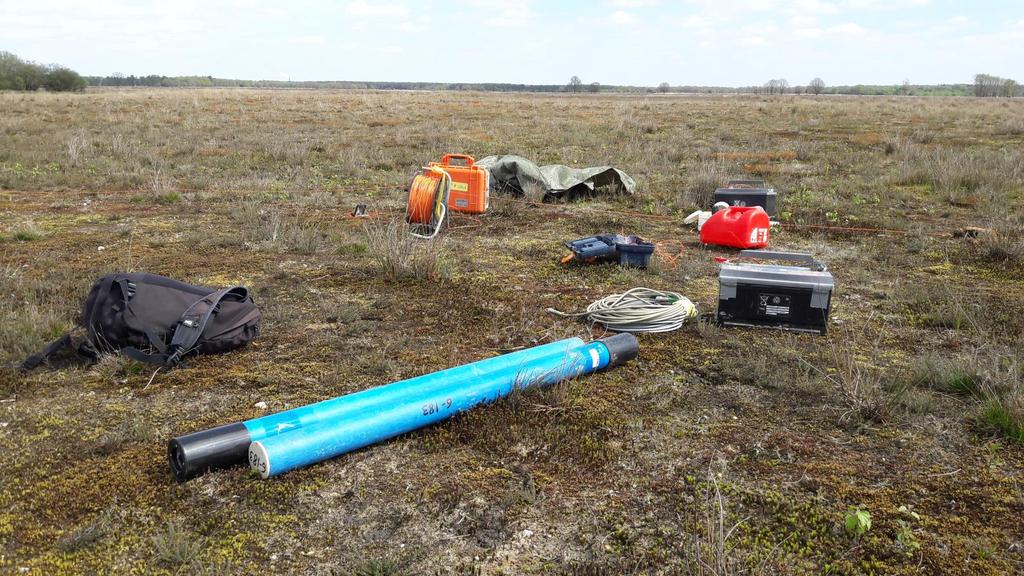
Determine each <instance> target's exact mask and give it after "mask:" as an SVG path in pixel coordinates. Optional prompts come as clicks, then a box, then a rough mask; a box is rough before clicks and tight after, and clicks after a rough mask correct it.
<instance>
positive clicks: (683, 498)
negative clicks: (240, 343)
mask: <svg viewBox="0 0 1024 576" xmlns="http://www.w3.org/2000/svg"><path fill="white" fill-rule="evenodd" d="M450 151H452V152H454V151H458V152H465V153H469V154H472V155H475V156H477V157H481V156H484V155H488V154H501V153H517V154H520V155H523V156H526V157H528V158H532V159H534V160H536V161H537V162H538V163H564V164H570V165H576V166H590V165H603V164H611V165H614V166H616V167H619V168H621V169H623V170H625V171H626V172H628V173H629V174H631V175H632V176H633V177H634V178H635V179H636V180H637V182H638V184H639V190H638V192H637V194H636V195H634V196H610V195H601V196H598V197H595V198H593V199H589V200H583V201H579V202H573V203H559V204H545V203H536V202H526V201H521V200H515V199H508V198H496V199H495V200H494V202H493V204H492V210H491V211H490V212H489V213H488V214H486V215H484V216H481V217H477V218H469V217H465V216H462V217H458V216H457V217H455V218H454V219H453V221H452V226H451V227H450V228H449V229H448V230H447V231H446V232H445V233H444V234H443V237H442V239H441V240H440V241H439V242H435V243H432V244H422V243H415V244H410V243H407V242H402V236H401V235H400V234H401V230H400V229H399V230H397V232H396V229H395V227H394V225H390V226H391V229H390V230H389V228H388V226H389V224H388V223H389V222H390V221H391V220H393V219H395V218H398V217H399V216H400V215H401V213H402V210H403V208H404V195H405V188H406V186H407V185H408V182H409V180H410V178H411V176H412V174H413V172H414V171H415V170H416V168H417V167H418V166H420V165H421V164H422V163H424V162H426V161H428V160H432V159H436V158H438V157H439V156H440V155H441V154H443V153H445V152H450ZM747 174H755V175H761V176H764V177H766V178H767V179H768V180H769V181H770V182H771V183H772V184H774V185H775V187H776V189H778V190H779V193H780V203H781V207H780V212H781V219H782V221H783V227H782V228H781V229H778V230H776V231H775V232H773V236H772V247H773V248H776V249H792V250H801V251H809V252H813V253H814V254H816V255H818V256H819V257H820V258H821V259H823V260H824V261H825V262H826V263H827V264H828V265H829V267H830V268H831V270H832V272H833V274H834V275H835V278H836V284H837V291H836V295H835V298H834V305H833V315H832V323H831V326H830V334H829V335H828V336H826V337H819V336H810V335H797V334H790V333H782V332H775V331H765V330H745V329H725V328H719V327H716V326H714V325H712V324H710V323H708V322H706V321H702V322H696V323H694V324H691V325H688V326H686V327H684V328H683V329H682V330H680V331H677V332H673V333H669V334H661V335H643V336H641V337H640V344H641V356H640V358H639V359H638V360H637V361H634V362H633V363H631V364H629V365H627V366H624V367H621V368H617V369H615V370H612V371H608V372H605V373H600V374H595V375H592V376H589V377H586V378H583V379H580V380H578V381H573V382H568V383H565V384H561V385H558V386H555V387H554V388H551V389H548V390H543V391H526V392H523V393H519V394H517V395H515V396H514V397H513V398H511V399H509V400H507V401H503V402H500V403H497V404H493V405H490V406H487V407H484V408H480V409H477V410H475V411H472V412H470V413H467V414H464V415H461V416H459V417H457V418H455V419H454V420H451V421H448V422H446V423H444V424H442V425H439V426H435V427H431V428H427V429H423V430H420V431H418V432H415V433H412V434H408V435H406V436H403V437H400V438H396V439H394V440H392V441H389V442H385V443H383V444H380V445H377V446H373V447H370V448H367V449H364V450H360V451H358V452H355V453H352V454H349V455H346V456H343V457H340V458H337V459H335V460H332V461H329V462H326V463H323V464H320V465H316V466H313V467H310V468H307V469H304V470H299V471H296V472H292V473H289V474H286V475H284V476H281V477H278V478H274V479H272V480H267V481H264V480H260V479H259V478H258V477H257V476H255V475H254V474H251V473H250V472H249V470H248V469H241V468H239V469H233V470H224V471H219V472H215V473H211V474H208V475H205V476H203V477H201V478H198V479H196V480H194V481H191V482H188V483H185V484H178V483H176V482H175V481H174V480H173V478H172V476H171V475H170V473H169V470H168V466H167V463H166V456H165V442H166V441H167V439H168V438H170V437H172V436H175V435H179V434H183V433H187V432H192V431H195V430H198V429H201V428H205V427H209V426H213V425H217V424H221V423H226V422H232V421H237V420H241V419H246V418H251V417H255V416H258V415H260V414H262V413H264V411H267V412H269V411H277V410H281V409H284V408H286V407H294V406H298V405H302V404H306V403H309V402H312V401H315V400H319V399H324V398H328V397H333V396H336V395H339V394H344V393H348V392H352V391H356V390H360V389H363V388H366V387H369V386H374V385H379V384H384V383H388V382H391V381H394V380H398V379H401V378H407V377H411V376H415V375H419V374H422V373H425V372H428V371H432V370H435V369H440V368H445V367H449V366H453V365H457V364H461V363H463V362H466V361H470V360H476V359H480V358H484V357H487V356H490V355H494V354H497V353H501V352H503V351H509V350H513V349H517V348H520V347H524V346H531V345H534V344H536V343H543V342H548V341H552V340H554V339H557V338H561V337H567V336H572V335H578V336H582V337H584V338H589V337H590V336H591V335H593V336H601V335H602V333H601V331H600V330H594V331H593V332H591V330H590V329H589V328H588V327H587V326H586V325H584V324H580V323H577V322H574V321H572V320H568V319H560V318H556V317H553V316H551V315H548V314H546V313H545V312H544V310H545V308H547V307H551V306H554V307H557V308H560V309H563V310H567V309H576V308H582V307H584V306H585V305H586V304H587V303H589V302H590V301H592V300H595V299H597V298H598V297H601V296H603V295H606V294H609V293H612V292H617V291H622V290H624V289H627V288H630V287H634V286H649V287H652V288H659V289H670V290H676V291H679V292H682V293H683V294H685V295H687V296H689V297H690V298H691V299H693V300H694V301H695V302H696V303H697V304H698V306H699V307H700V309H701V311H702V312H705V313H707V312H713V311H714V310H715V302H716V299H717V280H716V269H717V265H716V264H715V263H714V261H713V258H714V257H715V256H723V255H728V254H729V252H728V251H727V250H719V249H707V248H702V247H701V246H700V245H699V242H698V241H697V238H696V236H695V234H694V233H693V232H692V231H690V230H688V229H686V228H685V227H684V226H683V225H682V223H681V220H682V218H683V216H684V215H685V214H687V213H688V212H689V211H690V210H692V209H693V208H694V207H696V206H700V205H705V206H706V204H707V203H708V199H709V198H710V195H711V193H712V191H713V189H714V187H715V186H716V185H719V184H721V183H723V182H724V181H725V180H726V179H727V178H729V177H739V176H743V175H747ZM356 203H368V204H369V205H370V207H371V210H373V211H374V218H372V219H370V220H369V221H368V220H365V219H353V218H350V217H348V213H349V212H350V211H351V209H352V207H353V206H354V205H355V204H356ZM967 226H977V227H981V228H985V229H986V231H983V232H982V233H980V234H978V235H977V236H973V235H967V236H964V235H962V234H956V232H957V231H958V230H961V229H963V228H965V227H967ZM865 229H868V230H865ZM617 231H624V232H630V233H636V234H640V235H642V236H644V237H647V238H650V239H653V240H655V241H657V242H659V243H660V249H659V252H658V254H659V259H658V261H657V262H656V264H655V265H654V266H652V267H651V268H650V269H648V270H645V271H638V270H625V269H620V268H618V267H615V266H595V267H573V268H569V267H563V266H560V265H559V264H558V260H559V257H560V256H561V255H562V254H563V251H564V249H563V248H562V246H561V243H562V242H563V241H565V240H570V239H573V238H577V237H581V236H584V235H590V234H593V233H599V232H617ZM389 232H394V233H397V234H399V235H398V236H395V237H392V238H391V239H389V237H388V234H389ZM125 270H134V271H149V272H153V273H157V274H163V275H169V276H174V277H177V278H180V279H182V280H186V281H189V282H193V283H199V284H206V285H226V284H229V283H243V284H245V285H247V286H249V287H250V288H252V289H253V290H254V293H255V296H256V299H257V302H258V303H259V304H260V306H261V307H262V309H263V311H264V326H263V334H262V336H261V337H260V338H259V339H258V340H257V341H256V342H255V343H254V344H253V345H251V346H250V347H248V348H246V349H244V350H242V351H238V352H234V353H229V354H225V355H220V356H210V357H201V358H196V359H193V360H191V361H190V362H189V363H188V366H187V367H186V368H182V369H176V370H172V371H160V372H159V373H157V374H155V376H154V374H153V372H152V370H151V369H149V368H148V367H145V366H142V365H139V364H136V363H133V362H130V361H127V360H125V359H123V358H119V357H116V356H113V357H107V358H106V359H104V360H103V361H102V362H100V363H99V364H97V365H94V366H88V367H83V366H78V365H75V364H69V363H67V362H63V363H56V365H55V366H52V367H49V368H43V369H40V370H38V371H36V372H33V373H31V374H29V375H21V374H18V373H17V372H16V371H15V370H14V366H15V365H16V363H17V362H18V361H20V360H21V359H22V358H23V357H24V356H25V355H26V354H28V353H30V352H34V351H36V350H37V349H38V348H40V347H41V346H42V345H43V344H44V343H45V342H46V341H48V340H51V339H52V338H53V337H55V336H56V335H59V334H61V333H62V332H63V331H64V330H66V329H68V328H69V327H71V326H72V325H73V324H74V322H75V320H76V316H77V313H78V311H79V309H80V306H81V302H82V300H83V298H84V295H85V292H86V290H87V289H88V287H89V285H90V284H91V282H92V280H93V279H94V278H96V277H97V276H99V275H101V274H103V273H106V272H111V271H125ZM0 304H2V306H0V362H2V363H3V367H2V368H0V572H2V573H11V574H94V573H117V574H121V573H137V574H143V573H145V574H227V573H261V574H266V573H277V572H280V573H293V574H363V575H370V574H374V575H392V574H423V575H429V574H562V573H566V574H620V573H652V574H661V573H673V574H674V573H685V574H709V575H710V574H716V575H724V574H823V573H824V574H918V573H926V574H963V575H968V574H970V575H975V574H981V575H986V574H987V575H997V574H1009V573H1020V572H1021V571H1024V527H1022V525H1021V518H1022V517H1024V493H1022V489H1024V483H1022V477H1021V475H1022V471H1024V443H1022V441H1024V388H1022V386H1024V384H1022V376H1024V360H1022V358H1024V345H1022V340H1021V334H1022V332H1024V101H1019V100H1004V99H985V100H980V99H973V98H948V99H946V98H933V99H921V98H910V97H906V98H869V97H864V98H860V97H821V98H810V97H753V96H746V97H682V96H647V97H645V96H603V95H593V96H590V95H588V96H569V95H544V96H542V95H496V94H481V93H413V92H409V93H398V92H395V93H377V92H343V91H298V90H296V91H271V90H266V91H259V90H196V91H192V90H170V89H166V90H121V91H114V90H111V91H95V92H89V93H86V94H84V95H57V94H45V93H40V94H11V93H0ZM258 403H265V404H266V406H267V407H266V409H265V410H262V409H260V408H259V407H257V404H258ZM261 406H262V404H261ZM855 511H866V512H867V513H869V514H870V518H871V526H870V529H867V530H866V531H863V533H859V534H858V533H856V532H858V531H856V530H853V531H848V530H847V528H846V522H847V520H848V519H851V520H852V519H853V518H854V517H853V516H852V514H853V513H854V512H855Z"/></svg>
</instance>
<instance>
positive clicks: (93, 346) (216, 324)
mask: <svg viewBox="0 0 1024 576" xmlns="http://www.w3.org/2000/svg"><path fill="white" fill-rule="evenodd" d="M79 324H80V325H81V326H83V327H84V328H85V330H86V331H87V336H86V339H85V340H84V341H83V342H82V343H81V345H80V346H79V347H78V353H79V354H80V355H82V356H84V357H86V358H89V359H90V360H93V361H95V360H97V359H98V358H99V354H100V353H102V352H113V351H120V352H121V353H122V354H124V355H125V356H128V357H129V358H133V359H135V360H139V361H142V362H147V363H150V364H157V365H161V366H174V365H175V364H177V363H178V362H179V361H180V360H181V358H182V356H184V355H186V354H190V353H201V354H214V353H217V352H224V351H227V350H231V349H234V348H238V347H240V346H245V345H246V344H248V343H249V341H250V340H252V339H253V338H255V337H256V336H257V335H259V331H260V311H259V309H258V308H257V307H256V304H255V302H253V301H252V298H251V297H250V296H249V290H248V289H246V288H245V287H244V286H231V287H228V288H222V289H220V290H215V289H212V288H203V287H201V286H193V285H191V284H186V283H184V282H179V281H177V280H173V279H171V278H165V277H163V276H156V275H154V274H144V273H133V274H108V275H106V276H103V277H102V278H100V279H99V280H97V281H96V283H95V284H93V286H92V289H91V290H90V291H89V296H88V297H87V298H86V299H85V307H84V308H83V310H82V317H81V319H80V321H79ZM71 346H72V342H71V334H65V335H64V336H62V337H61V338H60V339H59V340H57V341H55V342H52V343H51V344H49V345H48V346H47V347H46V348H44V349H43V350H42V351H41V352H40V353H39V354H36V355H33V356H30V357H29V358H28V359H26V360H25V362H23V363H22V365H21V369H22V370H23V371H28V370H31V369H33V368H35V367H36V366H38V365H39V364H41V363H43V362H44V361H45V360H46V359H48V358H49V357H50V356H53V355H54V354H56V353H57V352H58V351H60V350H62V349H64V348H69V347H71Z"/></svg>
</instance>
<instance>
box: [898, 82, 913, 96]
mask: <svg viewBox="0 0 1024 576" xmlns="http://www.w3.org/2000/svg"><path fill="white" fill-rule="evenodd" d="M896 93H897V94H899V95H900V96H910V78H904V79H903V84H900V87H899V89H898V90H897V91H896Z"/></svg>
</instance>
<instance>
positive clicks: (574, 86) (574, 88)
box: [568, 76, 583, 94]
mask: <svg viewBox="0 0 1024 576" xmlns="http://www.w3.org/2000/svg"><path fill="white" fill-rule="evenodd" d="M568 88H569V92H572V93H573V94H575V93H577V92H579V91H580V90H581V89H582V88H583V80H580V77H579V76H573V77H572V78H570V79H569V86H568Z"/></svg>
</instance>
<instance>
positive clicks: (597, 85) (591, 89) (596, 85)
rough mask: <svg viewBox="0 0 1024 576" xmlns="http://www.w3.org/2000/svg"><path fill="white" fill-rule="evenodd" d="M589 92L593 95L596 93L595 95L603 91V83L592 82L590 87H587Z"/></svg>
mask: <svg viewBox="0 0 1024 576" xmlns="http://www.w3.org/2000/svg"><path fill="white" fill-rule="evenodd" d="M587 91H588V92H591V93H594V94H597V93H598V92H600V91H601V83H600V82H591V83H590V86H587Z"/></svg>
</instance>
